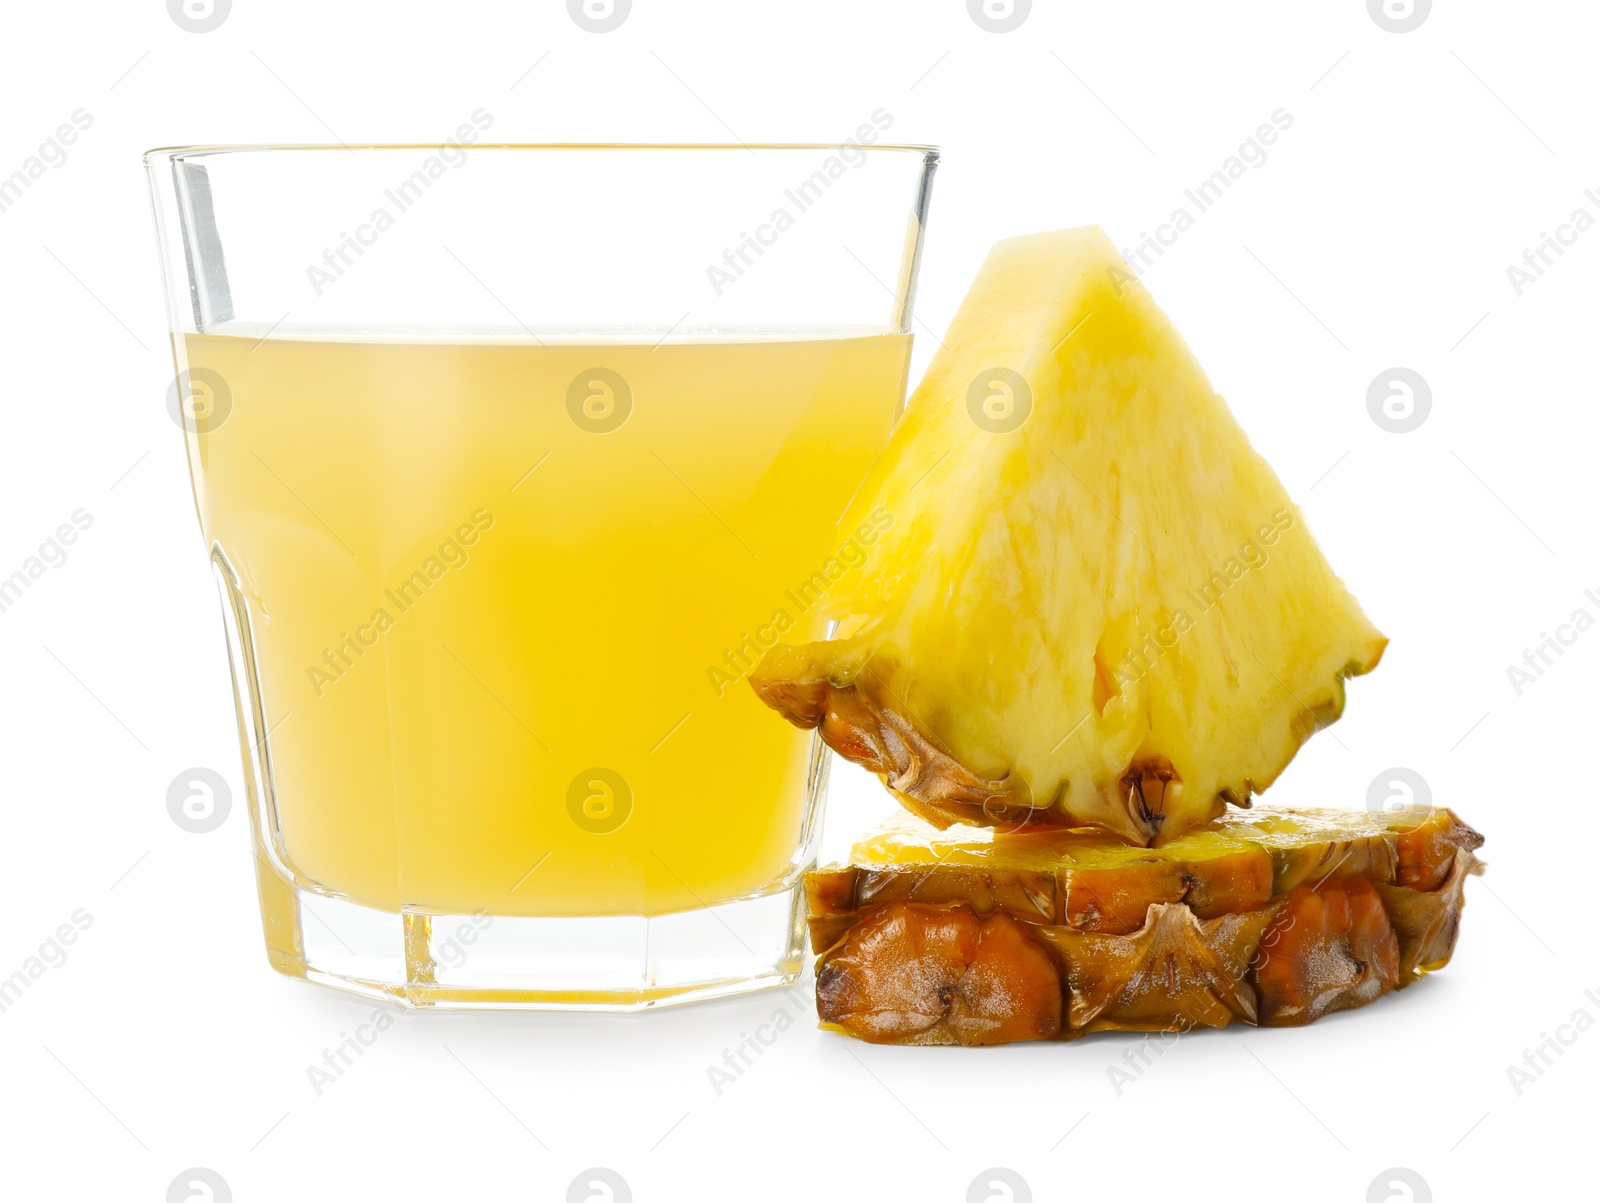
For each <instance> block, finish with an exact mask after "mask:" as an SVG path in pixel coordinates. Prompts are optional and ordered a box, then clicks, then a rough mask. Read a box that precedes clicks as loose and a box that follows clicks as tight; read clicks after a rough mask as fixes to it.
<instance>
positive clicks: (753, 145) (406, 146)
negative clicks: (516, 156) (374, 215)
mask: <svg viewBox="0 0 1600 1203" xmlns="http://www.w3.org/2000/svg"><path fill="white" fill-rule="evenodd" d="M845 146H853V147H854V148H855V149H856V150H861V151H866V152H867V153H868V154H872V153H882V152H885V151H894V152H897V153H901V154H905V153H910V154H920V155H923V156H925V157H929V158H932V159H933V160H935V161H937V160H938V158H939V154H940V149H939V147H937V146H934V145H931V144H926V143H919V142H892V143H891V142H876V143H870V144H863V143H859V142H850V141H842V142H357V143H345V142H236V143H227V142H221V143H211V144H207V143H197V144H195V145H190V146H157V147H152V148H151V149H150V150H147V151H145V152H144V155H143V159H144V161H145V162H146V163H149V162H151V161H152V160H155V159H158V158H171V157H173V156H176V155H198V154H239V153H254V152H280V151H315V150H321V151H345V152H348V153H350V154H354V153H356V152H357V151H372V150H445V149H454V150H468V151H490V150H506V151H511V150H584V151H608V150H609V151H661V150H676V151H703V150H743V151H751V152H754V151H758V150H782V151H795V150H808V151H837V150H839V149H840V148H842V147H845Z"/></svg>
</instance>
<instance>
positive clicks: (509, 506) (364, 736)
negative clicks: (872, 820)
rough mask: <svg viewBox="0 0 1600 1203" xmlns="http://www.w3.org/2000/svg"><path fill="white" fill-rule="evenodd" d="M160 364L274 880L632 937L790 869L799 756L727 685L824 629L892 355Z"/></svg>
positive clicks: (797, 349)
mask: <svg viewBox="0 0 1600 1203" xmlns="http://www.w3.org/2000/svg"><path fill="white" fill-rule="evenodd" d="M178 352H179V358H180V366H183V367H187V368H188V370H189V371H190V372H191V373H192V375H193V376H194V377H195V378H196V379H198V380H202V381H206V380H211V381H213V382H214V381H215V379H216V378H218V377H219V378H220V381H221V382H222V383H221V385H220V387H217V386H216V385H215V383H213V385H212V387H213V391H215V392H216V393H217V394H218V395H219V397H220V400H219V402H218V408H217V409H216V411H215V412H214V414H213V415H212V417H211V419H210V420H209V421H208V422H206V423H203V424H202V432H200V433H193V434H190V435H189V436H188V439H189V456H190V465H191V472H192V476H193V481H194V486H195V495H196V500H197V505H198V509H199V513H200V520H201V526H202V529H203V532H204V535H205V539H206V542H207V545H208V547H210V548H211V549H212V551H213V555H214V556H215V557H218V558H221V559H223V560H225V561H226V565H227V568H226V570H225V571H224V573H223V575H224V576H225V577H227V576H231V577H232V578H233V579H234V581H236V585H234V584H229V585H228V588H229V589H230V590H232V591H234V592H235V597H234V601H235V606H236V608H242V610H243V611H244V612H247V613H248V616H249V627H250V639H251V642H252V644H253V661H254V662H253V664H249V665H236V666H235V670H236V672H239V673H241V674H242V675H244V676H245V677H246V678H247V682H246V684H247V685H248V688H249V689H250V690H251V691H252V693H253V696H254V699H255V702H256V704H257V705H258V706H259V708H260V709H261V711H262V713H263V715H264V718H265V723H266V725H267V726H268V727H269V728H271V735H270V737H269V739H268V744H267V750H268V761H269V765H270V767H269V770H268V774H269V777H270V780H269V781H268V782H267V783H266V787H267V788H266V793H267V806H266V814H267V823H268V826H269V827H270V828H271V833H272V838H273V841H274V843H275V845H276V847H277V850H278V853H279V855H280V856H281V857H282V859H283V860H284V861H285V863H286V864H287V866H288V867H289V868H290V869H291V870H292V872H293V873H294V874H295V875H296V876H297V877H298V878H299V879H301V880H302V881H303V882H304V883H306V884H310V885H312V886H314V887H317V888H321V889H325V890H331V891H334V892H336V893H338V894H341V895H344V896H346V897H348V898H350V899H351V900H353V901H355V902H358V903H362V904H364V905H367V906H372V907H377V908H381V909H384V910H388V911H395V910H398V909H400V908H401V907H411V908H416V909H418V910H422V911H427V912H432V913H450V914H468V913H474V912H478V911H485V912H488V913H490V914H494V915H548V916H582V915H627V914H645V915H655V914H663V913H667V912H672V911H678V910H685V909H689V908H693V907H698V906H701V905H705V904H712V903H717V902H721V901H726V900H729V899H733V898H737V897H740V896H743V895H747V894H750V893H752V892H756V891H759V890H761V889H762V888H763V887H765V886H767V885H769V884H770V883H773V882H774V881H775V880H776V879H778V878H780V877H782V876H783V875H784V874H785V873H786V872H787V871H788V870H789V869H790V867H791V864H792V862H793V861H794V859H795V855H796V851H797V848H798V846H799V844H800V840H801V834H802V833H801V827H802V823H803V819H804V814H805V803H806V794H807V775H808V768H809V763H810V756H811V745H812V737H811V735H810V733H809V732H802V731H799V730H796V729H795V728H793V727H790V726H789V725H787V724H785V723H782V722H778V721H774V718H773V716H772V715H771V714H770V713H768V712H767V710H766V707H764V706H763V705H762V704H761V702H760V701H759V700H758V699H757V698H756V697H755V695H754V693H753V692H752V691H751V690H750V689H749V687H748V686H747V685H746V684H745V683H744V682H743V681H742V680H741V679H740V678H741V677H742V675H743V673H744V672H746V671H748V669H749V668H750V667H753V659H752V653H753V652H756V651H758V650H759V647H760V646H763V645H768V644H770V643H771V642H773V641H775V639H776V636H777V634H778V633H779V631H780V630H781V633H782V634H783V637H784V639H785V640H786V641H789V642H795V641H800V640H804V639H816V638H821V637H823V636H824V635H825V633H826V632H825V625H824V623H823V620H822V619H821V618H820V616H818V615H817V614H816V612H815V610H814V608H813V607H812V603H813V601H814V599H815V596H816V588H815V585H816V582H818V581H819V580H820V579H821V578H820V577H819V575H818V574H819V573H822V572H824V571H826V570H832V569H834V568H835V567H836V564H837V561H835V560H834V556H835V553H836V552H837V551H838V550H839V547H838V545H837V543H838V539H839V538H840V536H838V535H836V533H835V529H834V523H835V520H836V519H837V517H838V515H839V514H840V513H841V511H843V510H844V508H845V506H846V503H847V502H849V500H850V499H851V497H852V495H853V494H854V492H855V490H856V487H857V485H858V483H859V482H860V480H861V478H862V476H863V475H864V474H865V472H866V469H867V467H868V465H869V464H870V462H871V460H872V459H873V457H874V455H875V454H876V453H877V451H878V450H879V448H880V447H881V446H882V444H883V443H884V441H885V439H886V437H887V434H888V431H889V427H890V424H891V421H892V419H893V417H894V414H895V413H896V411H897V408H898V406H899V404H900V402H901V400H902V397H903V393H904V387H905V376H906V370H907V361H908V357H909V352H910V337H909V336H908V335H871V336H842V337H815V338H807V337H789V336H784V337H774V338H773V339H771V340H767V341H760V340H744V341H724V342H704V341H701V342H696V341H670V342H666V343H663V344H661V345H659V346H656V347H654V348H652V345H651V344H650V343H648V342H640V343H630V342H627V341H605V340H600V339H595V340H591V341H588V342H586V343H583V344H577V343H572V342H562V343H555V342H551V343H549V344H548V345H542V344H540V343H538V342H537V341H528V340H527V339H522V340H520V341H518V340H510V339H495V338H491V337H487V336H485V337H483V338H480V339H476V340H470V341H469V340H466V339H462V340H458V341H448V340H444V339H440V340H438V341H427V342H424V341H407V340H404V339H393V340H388V341H383V340H370V341H336V340H331V339H327V338H323V337H319V338H316V339H311V338H303V337H298V336H284V335H282V334H280V333H274V334H273V335H272V336H271V337H268V338H266V339H264V340H259V339H258V338H257V337H245V336H242V335H240V334H228V333H212V334H206V335H187V336H183V337H182V339H181V342H180V344H179V347H178ZM185 358H186V359H187V363H186V364H185V363H183V362H182V361H183V360H184V359H185ZM209 373H215V377H211V376H209Z"/></svg>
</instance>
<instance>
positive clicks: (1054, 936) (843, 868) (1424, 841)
mask: <svg viewBox="0 0 1600 1203" xmlns="http://www.w3.org/2000/svg"><path fill="white" fill-rule="evenodd" d="M1482 842H1483V838H1482V837H1481V836H1480V835H1478V833H1477V832H1475V831H1473V830H1472V828H1470V827H1468V826H1467V825H1466V824H1465V823H1463V822H1461V821H1460V820H1459V819H1457V818H1456V817H1455V815H1453V814H1452V813H1451V812H1449V811H1448V810H1436V811H1433V812H1431V813H1429V814H1427V815H1425V816H1421V817H1419V816H1415V815H1387V816H1374V815H1369V814H1367V813H1365V812H1354V813H1346V812H1339V811H1321V810H1278V809H1265V810H1264V812H1263V813H1256V814H1251V815H1248V816H1246V815H1240V816H1230V817H1227V818H1223V819H1219V820H1217V821H1215V822H1213V823H1211V824H1208V825H1207V826H1206V827H1204V828H1202V829H1198V830H1194V831H1191V832H1189V833H1188V834H1186V835H1183V836H1181V837H1178V838H1176V839H1173V840H1170V841H1168V842H1167V843H1165V844H1163V845H1161V846H1160V847H1158V848H1153V849H1144V848H1137V847H1132V846H1130V845H1128V844H1125V843H1117V842H1116V841H1114V840H1112V839H1111V838H1110V837H1108V836H1106V835H1105V834H1104V833H1096V832H1092V831H1081V830H1080V831H1066V830H1060V829H1050V828H1043V829H1029V830H1028V831H1025V832H1021V833H1017V834H1007V833H1003V832H996V831H995V830H994V829H992V828H971V827H952V828H949V829H948V830H944V831H940V830H938V829H936V828H934V827H932V826H931V825H929V824H927V823H924V822H922V821H921V820H918V819H914V818H912V817H910V816H902V817H901V818H900V819H898V820H897V821H895V822H893V823H891V824H888V825H887V826H885V827H884V828H882V829H880V830H879V831H877V832H875V833H873V834H871V835H869V836H867V837H866V838H865V839H863V840H862V841H860V842H859V843H857V844H856V846H855V848H854V850H853V852H852V854H851V861H850V863H849V864H846V865H835V866H831V867H828V868H825V869H818V870H814V871H813V872H811V873H809V874H807V876H806V895H807V900H808V904H809V912H810V922H811V940H812V947H813V948H814V949H815V951H816V952H817V953H818V954H820V955H819V957H818V962H817V1012H818V1015H819V1016H820V1017H821V1019H822V1021H823V1025H824V1026H825V1027H829V1028H833V1029H835V1030H838V1031H842V1032H845V1033H846V1034H848V1035H852V1036H856V1037H859V1038H860V1039H863V1040H869V1041H873V1042H876V1043H888V1044H1001V1043H1006V1042H1009V1041H1016V1040H1050V1039H1073V1038H1075V1037H1077V1036H1081V1035H1085V1034H1087V1033H1089V1032H1097V1031H1104V1030H1108V1029H1117V1030H1132V1031H1187V1030H1189V1029H1190V1028H1194V1027H1200V1026H1203V1027H1222V1026H1225V1025H1227V1024H1230V1023H1235V1022H1240V1023H1253V1024H1263V1025H1270V1026H1297V1025H1299V1024H1304V1023H1309V1022H1311V1021H1312V1020H1314V1019H1317V1018H1319V1017H1320V1016H1322V1015H1325V1014H1327V1013H1329V1012H1331V1011H1337V1010H1342V1009H1344V1008H1348V1007H1357V1006H1361V1005H1363V1004H1365V1003H1368V1002H1371V1001H1372V1000H1373V999H1375V998H1378V997H1380V996H1382V995H1383V994H1386V993H1388V992H1389V991H1390V990H1394V989H1397V988H1399V987H1403V986H1406V985H1408V984H1409V983H1410V982H1412V981H1415V980H1416V979H1417V978H1419V977H1421V976H1422V975H1423V974H1424V973H1427V972H1430V971H1432V970H1434V969H1438V968H1440V967H1442V966H1443V965H1444V964H1445V963H1446V962H1447V961H1449V959H1450V956H1451V953H1452V952H1453V951H1454V948H1455V941H1456V937H1457V934H1458V932H1459V929H1460V921H1461V910H1462V906H1463V904H1464V885H1465V882H1466V879H1467V878H1468V877H1470V876H1472V875H1473V874H1475V873H1479V872H1481V871H1482V866H1481V865H1480V864H1479V863H1478V860H1477V858H1476V857H1475V856H1474V855H1473V853H1474V851H1475V850H1476V849H1477V848H1478V847H1479V846H1480V845H1481V844H1482ZM1407 883H1414V884H1407ZM1135 915H1136V916H1138V918H1137V919H1136V920H1130V916H1135Z"/></svg>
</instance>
